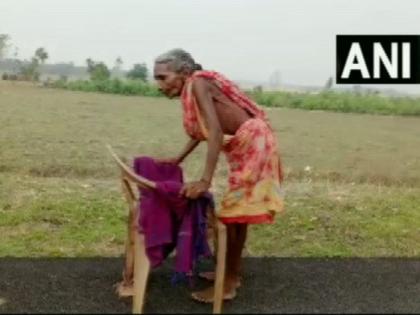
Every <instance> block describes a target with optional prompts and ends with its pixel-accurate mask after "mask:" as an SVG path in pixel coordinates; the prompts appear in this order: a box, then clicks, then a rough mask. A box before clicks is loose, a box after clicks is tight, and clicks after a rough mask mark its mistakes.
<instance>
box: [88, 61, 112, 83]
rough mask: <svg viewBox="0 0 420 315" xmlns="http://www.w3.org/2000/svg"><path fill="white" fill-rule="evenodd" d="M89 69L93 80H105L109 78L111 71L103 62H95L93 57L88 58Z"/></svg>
mask: <svg viewBox="0 0 420 315" xmlns="http://www.w3.org/2000/svg"><path fill="white" fill-rule="evenodd" d="M86 63H87V68H88V69H87V71H88V73H89V75H90V79H91V80H92V81H103V80H107V79H109V77H110V76H111V72H110V71H109V69H108V67H107V66H106V64H105V63H103V62H95V61H93V60H92V59H91V58H88V59H86Z"/></svg>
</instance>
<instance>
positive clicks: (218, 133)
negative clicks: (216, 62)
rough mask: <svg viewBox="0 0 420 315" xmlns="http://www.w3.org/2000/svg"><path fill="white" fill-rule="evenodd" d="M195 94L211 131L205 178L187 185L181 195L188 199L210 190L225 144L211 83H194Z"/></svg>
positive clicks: (200, 81) (202, 177)
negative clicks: (212, 95)
mask: <svg viewBox="0 0 420 315" xmlns="http://www.w3.org/2000/svg"><path fill="white" fill-rule="evenodd" d="M193 93H194V96H195V98H196V100H197V105H198V107H199V110H200V113H201V114H202V115H203V119H204V121H205V122H206V123H207V127H208V129H209V132H208V138H207V158H206V165H205V168H204V173H203V176H201V179H200V180H199V181H197V182H192V183H188V184H185V185H184V187H183V188H182V189H181V192H180V193H181V194H182V195H185V196H186V197H188V198H192V199H195V198H198V197H199V196H200V195H201V194H203V193H205V192H206V191H207V190H208V189H209V188H210V184H211V181H212V179H213V175H214V171H215V169H216V165H217V160H218V158H219V154H220V150H221V148H222V144H223V131H222V128H221V126H220V122H219V118H218V117H217V114H216V109H215V108H214V103H213V100H212V97H211V92H210V86H209V83H208V82H207V81H206V80H204V79H201V78H199V79H197V80H195V81H194V82H193Z"/></svg>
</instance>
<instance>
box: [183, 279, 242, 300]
mask: <svg viewBox="0 0 420 315" xmlns="http://www.w3.org/2000/svg"><path fill="white" fill-rule="evenodd" d="M191 297H192V298H193V299H194V300H196V301H198V302H201V303H213V302H214V286H212V287H210V288H207V289H204V290H202V291H198V292H194V293H192V294H191ZM235 297H236V284H235V281H226V283H225V287H224V293H223V300H233V299H234V298H235Z"/></svg>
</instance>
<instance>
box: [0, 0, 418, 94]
mask: <svg viewBox="0 0 420 315" xmlns="http://www.w3.org/2000/svg"><path fill="white" fill-rule="evenodd" d="M0 33H7V34H9V35H10V36H11V37H12V42H13V44H14V45H16V46H17V47H19V57H20V58H29V57H30V56H31V55H33V53H34V51H35V49H36V48H37V47H40V46H42V47H45V48H46V49H47V51H48V52H49V54H50V57H51V58H50V62H69V61H73V62H75V63H76V64H78V65H84V64H85V60H86V58H87V57H91V58H93V59H94V60H102V61H105V62H106V63H107V64H108V65H109V66H112V65H113V64H114V61H115V59H116V57H117V56H121V57H122V59H123V61H124V68H129V67H130V66H131V65H132V64H133V63H137V62H146V63H147V64H148V65H149V66H152V64H153V59H154V58H155V57H156V56H157V55H158V54H160V53H162V52H164V51H165V50H168V49H170V48H174V47H181V48H184V49H186V50H188V51H190V52H191V54H192V55H193V56H194V58H195V59H196V61H197V62H199V63H201V64H202V65H203V66H204V67H205V68H206V69H214V70H218V71H220V72H223V73H225V74H226V75H228V76H230V77H231V78H233V79H236V80H250V81H267V80H268V78H269V77H270V75H271V74H272V72H273V71H274V70H276V69H278V70H279V71H280V72H281V78H282V81H283V82H285V83H290V84H299V85H323V84H324V82H325V81H326V80H327V78H328V77H329V76H330V75H334V73H335V35H336V34H420V1H419V0H399V1H394V0H391V1H390V0H387V1H384V0H352V1H349V0H347V1H344V0H287V1H286V0H277V1H276V0H240V1H239V0H237V1H234V0H208V1H204V0H144V1H142V0H0ZM393 88H397V89H400V90H403V91H410V92H417V93H420V85H411V86H408V85H405V86H393Z"/></svg>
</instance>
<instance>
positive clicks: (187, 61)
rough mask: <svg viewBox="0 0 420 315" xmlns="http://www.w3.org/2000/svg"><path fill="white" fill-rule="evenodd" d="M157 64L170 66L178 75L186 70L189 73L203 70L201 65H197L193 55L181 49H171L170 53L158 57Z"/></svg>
mask: <svg viewBox="0 0 420 315" xmlns="http://www.w3.org/2000/svg"><path fill="white" fill-rule="evenodd" d="M155 63H159V64H162V63H163V64H170V66H171V67H172V70H174V71H175V72H177V73H179V72H182V71H184V70H186V71H188V72H193V71H194V70H202V67H201V65H200V64H198V63H195V61H194V59H193V57H192V56H191V54H190V53H188V52H186V51H185V50H183V49H180V48H176V49H171V50H169V51H168V52H166V53H164V54H162V55H160V56H158V57H157V58H156V59H155Z"/></svg>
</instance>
